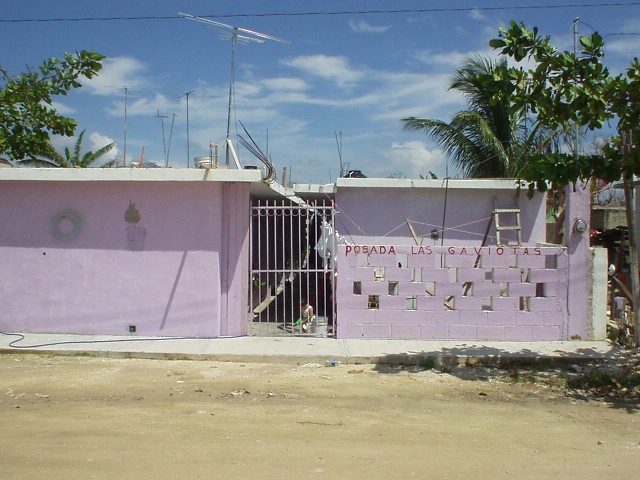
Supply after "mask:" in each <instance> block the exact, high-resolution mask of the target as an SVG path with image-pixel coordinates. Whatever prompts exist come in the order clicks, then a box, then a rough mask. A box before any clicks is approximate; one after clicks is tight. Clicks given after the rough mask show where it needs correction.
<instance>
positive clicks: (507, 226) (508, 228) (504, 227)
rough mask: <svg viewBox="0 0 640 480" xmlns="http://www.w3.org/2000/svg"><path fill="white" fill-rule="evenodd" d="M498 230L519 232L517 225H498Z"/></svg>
mask: <svg viewBox="0 0 640 480" xmlns="http://www.w3.org/2000/svg"><path fill="white" fill-rule="evenodd" d="M497 229H498V230H521V229H520V226H519V225H500V226H499V227H497Z"/></svg>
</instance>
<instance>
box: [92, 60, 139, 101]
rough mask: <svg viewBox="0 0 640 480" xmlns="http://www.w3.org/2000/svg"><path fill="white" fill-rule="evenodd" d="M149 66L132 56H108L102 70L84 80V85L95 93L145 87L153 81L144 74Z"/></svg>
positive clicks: (111, 93) (103, 93)
mask: <svg viewBox="0 0 640 480" xmlns="http://www.w3.org/2000/svg"><path fill="white" fill-rule="evenodd" d="M146 70H147V66H146V65H145V64H144V63H142V62H140V61H139V60H137V59H135V58H132V57H112V58H107V59H106V60H104V62H103V63H102V70H100V72H99V73H98V75H97V76H96V77H94V78H92V79H91V80H86V81H84V82H83V86H84V87H86V88H87V89H89V90H90V91H91V93H93V94H95V95H113V94H114V93H116V92H118V91H120V92H122V91H124V88H125V87H127V88H129V89H145V88H149V87H150V86H151V81H150V80H149V79H148V78H146V77H145V76H144V73H145V72H146Z"/></svg>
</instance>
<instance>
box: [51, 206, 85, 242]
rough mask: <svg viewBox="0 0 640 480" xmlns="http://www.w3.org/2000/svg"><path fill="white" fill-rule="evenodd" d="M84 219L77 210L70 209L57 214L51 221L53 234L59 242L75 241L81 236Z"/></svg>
mask: <svg viewBox="0 0 640 480" xmlns="http://www.w3.org/2000/svg"><path fill="white" fill-rule="evenodd" d="M81 228H82V218H81V217H80V214H79V213H78V212H76V211H75V210H72V209H68V210H62V211H60V212H58V213H56V214H55V215H54V216H53V218H52V219H51V233H52V234H53V237H54V238H57V239H59V240H73V239H75V238H77V237H78V235H79V234H80V229H81Z"/></svg>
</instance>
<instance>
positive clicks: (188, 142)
mask: <svg viewBox="0 0 640 480" xmlns="http://www.w3.org/2000/svg"><path fill="white" fill-rule="evenodd" d="M193 92H194V91H193V90H189V91H188V92H187V93H185V94H184V96H185V97H186V98H187V168H189V166H190V163H191V139H190V138H189V95H191V94H192V93H193Z"/></svg>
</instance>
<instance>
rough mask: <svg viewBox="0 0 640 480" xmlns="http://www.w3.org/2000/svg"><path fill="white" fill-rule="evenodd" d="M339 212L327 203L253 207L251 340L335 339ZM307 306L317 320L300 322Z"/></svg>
mask: <svg viewBox="0 0 640 480" xmlns="http://www.w3.org/2000/svg"><path fill="white" fill-rule="evenodd" d="M334 220H335V210H334V208H333V205H332V204H331V202H330V201H329V200H327V201H320V202H315V203H305V204H303V205H300V204H296V203H293V202H291V201H290V200H277V201H276V200H271V201H269V200H262V201H254V203H253V204H252V206H251V232H250V239H251V247H250V248H251V266H250V272H251V285H250V295H249V298H250V300H249V301H250V311H251V312H250V313H251V315H250V318H251V320H250V324H249V329H248V331H249V334H250V335H313V336H327V335H333V332H334V331H335V320H336V315H335V313H336V312H335V298H334V289H335V285H334V284H335V261H334V258H333V255H334V254H335V251H336V249H335V243H336V241H335V238H336V236H335V231H334V229H333V225H334ZM305 302H308V303H309V304H310V305H311V306H312V307H313V309H314V315H315V318H314V320H313V321H312V322H310V324H309V325H307V324H305V323H303V321H302V318H301V305H303V304H304V303H305Z"/></svg>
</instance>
